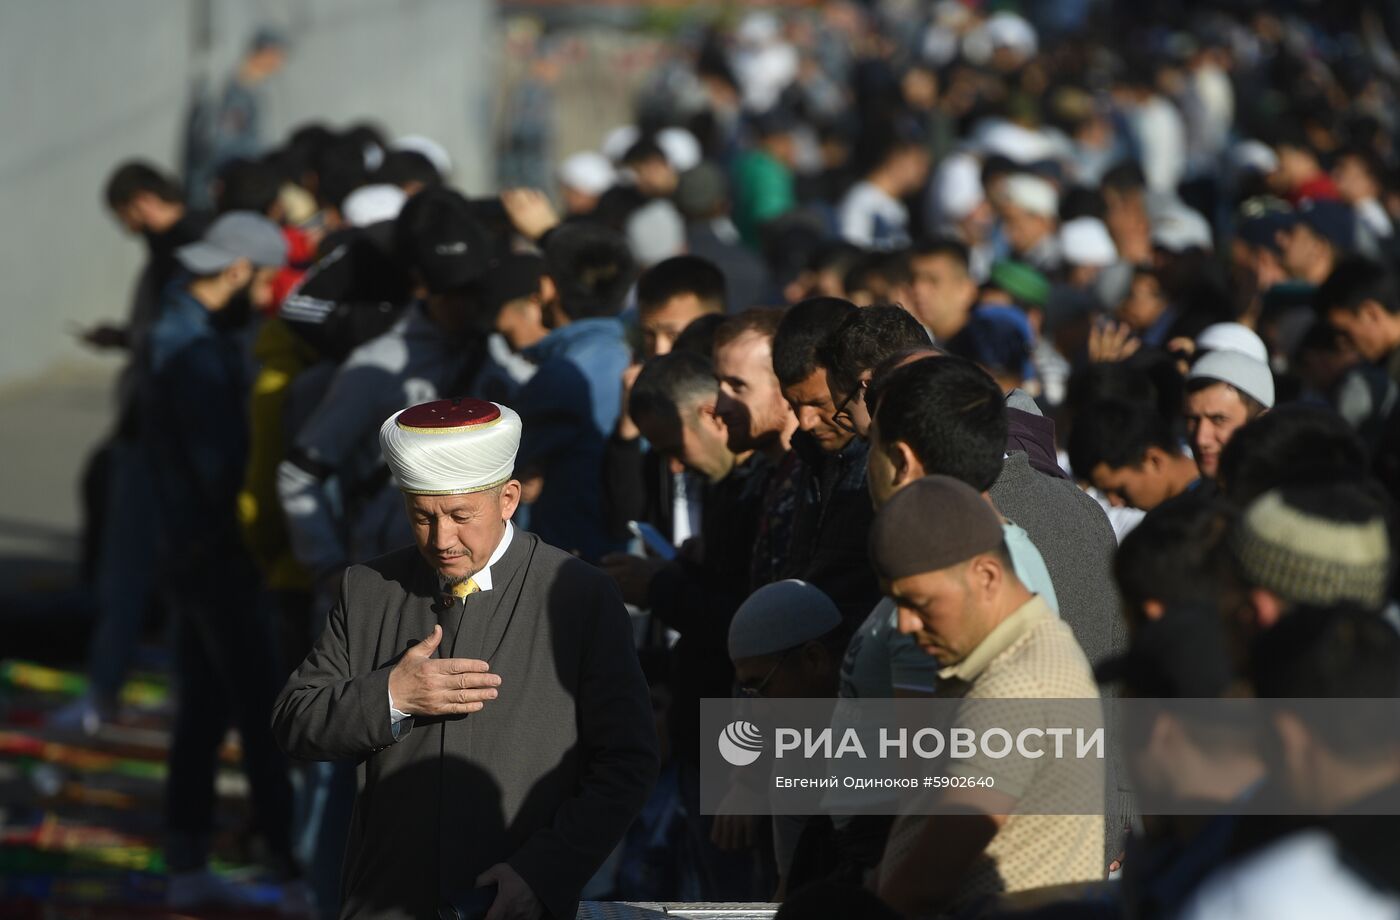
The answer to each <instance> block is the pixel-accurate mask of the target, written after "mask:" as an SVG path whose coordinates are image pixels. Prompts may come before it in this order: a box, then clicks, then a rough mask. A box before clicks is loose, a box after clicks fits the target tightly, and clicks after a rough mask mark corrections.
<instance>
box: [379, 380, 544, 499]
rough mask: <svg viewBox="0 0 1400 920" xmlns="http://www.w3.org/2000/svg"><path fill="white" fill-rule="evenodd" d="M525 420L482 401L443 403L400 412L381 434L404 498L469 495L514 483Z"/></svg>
mask: <svg viewBox="0 0 1400 920" xmlns="http://www.w3.org/2000/svg"><path fill="white" fill-rule="evenodd" d="M521 428H522V426H521V422H520V416H519V415H518V414H516V412H515V410H513V409H511V408H509V407H507V406H503V405H501V404H499V403H493V402H487V401H486V400H482V399H440V400H437V401H436V402H430V403H421V404H420V405H417V406H410V407H409V408H407V409H404V410H403V411H402V412H396V413H394V414H393V415H391V416H389V418H388V419H386V420H385V421H384V424H383V425H382V426H380V428H379V446H380V448H381V450H383V452H384V462H385V463H387V464H388V465H389V471H390V472H391V473H392V474H393V476H394V482H395V484H396V485H397V486H398V487H399V490H400V491H402V492H407V493H408V494H410V495H465V494H468V493H471V492H485V491H486V490H488V489H494V488H496V487H497V486H500V485H504V484H505V483H506V482H507V481H509V480H510V477H511V473H512V472H513V471H514V469H515V455H516V452H517V451H518V450H519V449H520V432H521Z"/></svg>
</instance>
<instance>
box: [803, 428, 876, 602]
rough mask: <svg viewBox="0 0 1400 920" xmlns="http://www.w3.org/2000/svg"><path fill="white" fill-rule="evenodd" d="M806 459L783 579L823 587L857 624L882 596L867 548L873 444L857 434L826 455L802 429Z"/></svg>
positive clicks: (871, 519)
mask: <svg viewBox="0 0 1400 920" xmlns="http://www.w3.org/2000/svg"><path fill="white" fill-rule="evenodd" d="M792 446H793V449H794V450H796V451H797V452H798V455H799V456H800V457H801V458H802V461H803V464H804V471H803V477H802V484H801V491H800V492H799V497H798V502H797V511H796V515H795V517H794V520H793V527H792V544H791V546H790V547H789V551H788V561H787V565H786V566H785V567H784V570H783V577H785V578H800V579H802V580H803V581H809V582H811V583H812V584H814V585H816V586H817V587H818V588H821V589H822V590H823V591H825V592H826V593H827V595H829V596H830V597H831V599H832V600H833V601H835V602H836V606H837V607H839V608H840V609H841V614H842V616H843V617H845V618H846V620H847V621H848V622H849V623H852V624H857V623H859V622H860V621H861V620H862V619H864V618H865V616H866V615H868V614H869V613H870V608H871V607H874V606H875V604H876V602H878V601H879V599H880V590H879V587H878V586H877V585H876V583H875V572H874V569H873V568H871V565H870V560H869V557H868V555H867V551H866V541H867V539H868V536H869V533H870V524H871V522H872V521H873V520H874V519H875V510H874V508H873V507H872V506H871V503H870V493H869V491H868V489H867V488H866V483H865V479H866V476H865V469H866V459H867V456H868V454H869V450H870V447H869V445H868V444H867V443H866V442H865V441H864V440H862V439H860V438H855V439H853V440H852V441H851V443H850V444H848V445H847V446H846V447H845V448H844V449H843V450H841V451H840V452H839V453H835V454H828V453H826V452H824V451H823V450H822V449H821V448H820V447H818V446H817V444H816V442H815V441H813V440H812V439H811V438H809V437H808V436H807V435H805V434H804V433H802V432H800V431H799V432H798V433H797V434H796V435H794V436H793V439H792Z"/></svg>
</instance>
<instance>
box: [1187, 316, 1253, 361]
mask: <svg viewBox="0 0 1400 920" xmlns="http://www.w3.org/2000/svg"><path fill="white" fill-rule="evenodd" d="M1196 350H1197V351H1233V352H1238V353H1239V354H1242V355H1248V356H1249V357H1251V358H1253V359H1254V360H1256V361H1259V362H1261V363H1264V364H1268V363H1269V348H1268V346H1267V345H1265V344H1264V340H1263V339H1261V338H1259V334H1258V333H1257V332H1255V331H1254V330H1253V329H1251V328H1249V327H1248V326H1245V325H1243V324H1241V323H1214V324H1212V325H1210V326H1207V327H1206V328H1204V329H1202V330H1201V332H1200V334H1199V335H1197V336H1196Z"/></svg>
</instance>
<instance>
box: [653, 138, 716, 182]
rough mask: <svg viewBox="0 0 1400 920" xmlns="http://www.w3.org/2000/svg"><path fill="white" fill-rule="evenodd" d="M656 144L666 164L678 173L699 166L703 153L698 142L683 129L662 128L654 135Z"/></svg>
mask: <svg viewBox="0 0 1400 920" xmlns="http://www.w3.org/2000/svg"><path fill="white" fill-rule="evenodd" d="M656 144H657V146H658V147H660V148H661V152H662V153H664V154H666V162H668V163H670V164H671V168H672V169H674V170H675V171H676V172H678V173H683V172H689V171H690V170H692V169H694V168H695V167H697V166H699V165H700V161H701V160H702V159H704V156H705V155H704V153H703V152H702V151H701V150H700V142H699V141H697V140H696V139H695V135H694V134H691V133H690V132H689V131H687V130H686V129H685V128H662V129H661V130H660V131H658V132H657V133H656Z"/></svg>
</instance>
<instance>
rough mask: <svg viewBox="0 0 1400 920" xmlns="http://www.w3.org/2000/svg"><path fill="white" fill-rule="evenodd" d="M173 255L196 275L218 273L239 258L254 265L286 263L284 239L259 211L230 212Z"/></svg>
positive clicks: (276, 266) (270, 266)
mask: <svg viewBox="0 0 1400 920" xmlns="http://www.w3.org/2000/svg"><path fill="white" fill-rule="evenodd" d="M175 258H176V260H177V261H178V262H179V263H180V264H181V265H183V266H184V267H185V268H186V269H188V270H189V271H191V272H193V273H194V274H196V275H212V274H215V273H217V272H221V271H223V270H224V269H226V268H228V267H229V266H230V265H232V264H233V263H235V262H238V261H239V260H242V259H246V260H247V261H249V262H251V263H252V264H253V265H254V266H255V267H257V268H278V267H280V266H283V265H286V264H287V241H286V240H285V239H284V238H283V236H282V231H281V229H279V228H278V226H277V225H276V224H274V223H273V222H272V221H270V220H268V219H267V218H266V217H263V216H262V215H261V214H256V213H254V212H252V211H230V212H229V213H227V214H225V215H224V216H222V217H220V218H219V219H218V220H216V221H214V222H213V223H212V224H210V225H209V229H208V230H205V231H204V236H202V237H201V238H200V239H199V240H198V241H197V242H194V243H189V244H187V245H184V246H181V247H180V248H179V249H177V250H175Z"/></svg>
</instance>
